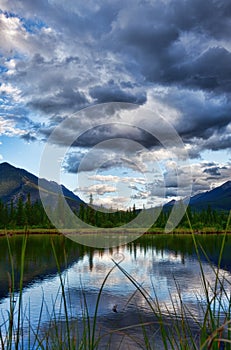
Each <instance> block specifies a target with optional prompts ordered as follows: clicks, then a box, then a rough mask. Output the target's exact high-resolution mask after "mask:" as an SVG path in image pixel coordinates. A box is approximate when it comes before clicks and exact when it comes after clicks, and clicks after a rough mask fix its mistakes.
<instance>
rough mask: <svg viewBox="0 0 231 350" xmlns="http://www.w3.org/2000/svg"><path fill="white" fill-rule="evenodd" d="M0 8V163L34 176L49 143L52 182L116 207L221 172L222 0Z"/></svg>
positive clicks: (230, 87) (24, 1)
mask: <svg viewBox="0 0 231 350" xmlns="http://www.w3.org/2000/svg"><path fill="white" fill-rule="evenodd" d="M0 9H1V10H0V103H1V107H0V136H1V145H0V157H1V161H2V162H4V161H7V162H10V163H11V164H13V165H15V166H19V167H23V168H25V169H27V170H28V171H30V172H33V173H35V174H37V175H39V174H40V172H41V169H40V161H41V158H42V157H43V153H44V147H45V146H46V145H47V144H50V145H53V146H54V148H55V149H56V148H60V149H61V150H67V149H68V151H67V153H66V154H65V156H64V157H63V158H60V159H59V162H60V164H61V168H62V175H61V181H62V182H63V183H64V184H65V185H66V186H67V187H69V188H70V189H71V190H76V193H77V194H78V195H79V196H81V197H82V198H83V199H85V200H88V199H87V198H88V196H89V193H92V194H93V197H94V198H95V202H97V204H103V205H108V206H112V207H124V208H125V207H128V206H132V205H133V204H134V203H136V206H137V207H142V206H143V205H146V206H150V205H155V204H157V203H158V204H159V203H162V202H163V200H165V201H166V200H170V199H172V198H178V197H180V196H184V195H188V194H189V190H190V188H191V185H192V193H193V194H195V193H198V191H205V190H209V189H210V188H213V187H214V186H217V185H219V184H222V183H224V182H225V181H227V180H229V179H230V169H231V155H230V147H231V99H230V97H231V52H230V51H231V40H230V33H231V3H230V1H228V0H219V1H218V0H205V1H203V2H202V1H199V0H175V1H174V0H145V1H143V0H141V1H140V0H139V1H138V0H133V1H132V2H131V1H127V0H123V1H120V0H111V1H104V0H102V1H97V0H96V1H95V0H94V1H93V0H89V1H76V0H75V1H74V0H69V1H61V0H33V1H31V0H21V1H18V0H10V1H7V0H0ZM65 120H68V123H66V122H65ZM70 146H71V147H70ZM61 153H62V152H61ZM51 166H52V164H51ZM51 174H52V172H51ZM48 175H49V174H47V176H48ZM77 175H78V176H77ZM48 177H49V176H48ZM50 178H52V176H51V175H50ZM55 180H56V179H55Z"/></svg>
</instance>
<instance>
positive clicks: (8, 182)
mask: <svg viewBox="0 0 231 350" xmlns="http://www.w3.org/2000/svg"><path fill="white" fill-rule="evenodd" d="M38 181H39V179H38V177H37V176H35V175H33V174H31V173H29V172H28V171H26V170H24V169H20V168H16V167H14V166H12V165H11V164H9V163H6V162H4V163H1V164H0V200H1V201H2V202H3V203H10V202H11V201H12V200H13V202H14V203H16V202H17V201H18V198H19V197H22V198H23V200H24V201H26V199H27V196H28V193H30V197H31V202H32V203H33V202H35V201H37V200H38V201H39V200H40V195H39V188H38ZM39 185H40V191H41V190H42V191H43V193H45V194H46V195H47V198H48V199H49V200H50V205H52V201H53V202H57V196H58V195H59V193H60V189H61V190H62V192H63V195H64V197H65V199H66V201H67V202H68V204H69V205H70V207H71V208H72V209H77V210H78V209H79V206H80V204H81V203H83V204H85V203H84V202H83V201H82V200H81V199H80V198H79V197H78V196H76V195H75V194H74V193H73V192H72V191H70V190H68V189H67V188H66V187H65V186H63V185H59V184H57V183H56V182H54V181H48V180H46V179H41V180H40V182H39ZM173 204H174V201H171V202H169V203H167V204H166V205H165V206H164V207H165V208H170V207H171V206H172V205H173ZM189 205H190V206H191V208H192V209H195V210H202V209H207V207H208V206H209V205H210V206H211V208H212V209H216V210H225V211H228V210H230V209H231V181H227V182H225V183H224V184H223V185H221V186H219V187H216V188H214V189H212V190H210V191H207V192H202V193H199V194H196V195H195V196H193V197H191V198H190V201H189Z"/></svg>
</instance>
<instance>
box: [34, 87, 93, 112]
mask: <svg viewBox="0 0 231 350" xmlns="http://www.w3.org/2000/svg"><path fill="white" fill-rule="evenodd" d="M88 103H89V101H88V100H87V98H86V96H85V95H84V94H83V93H81V92H79V91H78V90H77V91H75V90H74V89H73V88H72V87H67V86H66V87H65V88H63V87H62V86H61V87H60V91H59V92H58V93H56V94H55V95H52V96H51V97H44V98H37V99H36V98H35V99H34V100H33V101H32V102H30V103H29V104H28V106H29V107H32V108H35V109H38V110H40V111H42V112H44V113H48V114H50V113H56V112H60V111H62V112H67V111H73V110H76V109H77V110H78V109H80V108H83V107H86V106H87V105H88Z"/></svg>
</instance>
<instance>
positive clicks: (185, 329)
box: [0, 212, 231, 350]
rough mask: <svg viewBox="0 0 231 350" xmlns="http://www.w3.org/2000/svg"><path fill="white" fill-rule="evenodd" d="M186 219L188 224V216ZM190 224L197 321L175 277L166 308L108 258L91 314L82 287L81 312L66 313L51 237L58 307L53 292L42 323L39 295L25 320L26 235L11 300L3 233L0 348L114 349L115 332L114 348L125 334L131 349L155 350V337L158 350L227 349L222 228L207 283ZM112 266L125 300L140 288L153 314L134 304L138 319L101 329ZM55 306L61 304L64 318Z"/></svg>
mask: <svg viewBox="0 0 231 350" xmlns="http://www.w3.org/2000/svg"><path fill="white" fill-rule="evenodd" d="M230 215H231V212H230V214H229V218H228V222H227V228H228V227H229V225H230ZM188 221H189V225H190V220H188ZM190 230H191V231H190V232H191V234H192V237H193V242H194V247H195V250H196V254H197V259H198V262H199V265H200V278H201V283H202V286H203V292H204V297H205V300H206V304H205V305H202V304H201V303H200V300H198V307H200V310H201V313H202V314H203V319H202V321H200V322H199V321H198V320H197V319H196V318H195V316H194V314H193V313H192V312H191V310H190V309H188V307H187V305H185V304H184V302H183V300H182V297H181V290H180V287H179V286H178V284H177V280H175V285H176V290H177V295H176V296H174V297H173V296H172V295H171V293H170V294H169V299H170V301H171V308H169V307H168V306H167V305H166V307H165V310H164V311H163V307H162V305H161V304H160V302H159V300H158V297H157V293H156V292H155V288H154V286H153V291H154V297H151V295H150V294H149V293H148V292H147V290H145V288H144V287H143V286H142V284H140V283H139V281H136V280H135V279H134V278H133V276H132V275H130V274H129V273H128V272H127V271H126V270H125V269H124V268H123V264H122V260H121V261H119V262H116V261H114V260H112V261H113V267H112V268H111V269H110V270H109V271H108V273H107V274H106V275H105V278H104V280H103V283H102V284H101V287H100V288H99V291H98V295H97V301H96V305H95V310H94V315H93V317H90V315H89V305H88V303H87V298H86V295H85V293H84V290H83V289H82V295H81V300H82V316H81V317H80V318H79V319H76V318H74V315H73V317H72V318H70V315H69V314H68V308H67V303H68V298H69V297H70V296H69V293H68V281H67V280H66V279H65V276H63V274H62V273H61V268H60V264H59V258H58V255H57V252H56V249H55V245H54V244H53V241H52V238H51V247H52V252H53V255H54V257H55V261H56V265H57V270H58V276H59V280H60V293H61V305H60V312H57V311H55V310H56V307H55V306H56V303H57V298H56V299H54V300H53V312H52V313H51V314H50V321H49V324H48V325H47V326H46V327H45V328H44V326H43V325H42V312H43V310H44V309H46V308H47V305H46V302H45V300H43V301H42V304H41V310H40V315H39V317H38V323H37V326H36V327H33V326H32V324H31V323H30V306H29V305H27V306H26V305H24V304H23V278H24V264H25V257H26V246H27V236H26V235H25V236H24V239H23V241H22V247H21V261H20V281H19V292H18V294H17V299H18V300H17V303H15V294H16V292H15V276H14V257H13V254H12V250H11V244H10V238H9V237H8V236H6V238H7V242H8V251H9V259H10V264H11V275H9V296H10V304H9V310H8V316H7V319H5V322H4V324H2V325H1V327H0V349H2V350H13V349H15V350H19V349H33V350H34V349H44V350H47V349H60V350H61V349H62V350H63V349H64V350H65V349H67V350H74V349H78V350H96V349H99V350H100V349H102V344H104V347H103V349H113V350H114V349H115V347H114V345H113V337H114V336H115V334H116V335H119V336H120V339H121V344H120V345H119V344H118V349H120V348H121V349H123V347H122V344H123V341H124V340H125V339H128V340H129V341H130V342H131V343H133V344H136V349H138V348H139V349H144V350H155V349H156V348H157V347H156V346H157V342H156V341H155V339H156V338H158V344H160V343H161V344H162V345H161V349H164V350H169V349H171V350H175V349H179V350H191V349H194V350H222V349H225V350H231V324H230V323H231V293H230V290H231V286H230V284H229V281H228V280H226V279H225V277H224V276H222V273H221V268H220V266H221V261H222V254H223V251H224V245H225V239H226V234H227V232H225V235H224V237H223V240H222V244H221V247H220V253H219V260H218V265H217V268H214V266H213V264H212V263H210V261H209V258H208V257H207V260H208V263H209V264H210V266H211V269H212V271H213V273H214V276H215V284H214V285H213V286H211V285H210V284H209V283H208V281H207V279H206V275H205V272H204V270H203V265H202V261H201V252H202V253H203V254H204V256H205V257H206V252H205V250H204V248H203V247H202V246H201V245H200V243H199V241H198V240H197V235H195V234H194V231H193V229H192V227H190ZM114 269H118V270H120V272H121V273H122V274H123V275H124V276H125V277H126V278H127V279H128V280H129V281H130V283H131V284H132V285H133V286H134V287H135V293H134V294H133V296H132V297H131V298H130V299H129V300H128V301H127V304H129V303H130V302H131V300H132V299H134V301H135V297H136V295H137V294H140V295H141V296H142V298H143V300H144V301H145V303H146V305H147V307H148V308H149V311H150V312H151V313H152V315H153V321H150V320H148V321H147V320H145V319H143V316H142V313H140V314H139V309H137V313H138V315H139V322H136V323H135V324H133V325H125V326H122V327H118V328H115V329H111V330H106V331H105V330H102V329H101V328H100V325H99V316H98V311H99V303H100V300H101V297H102V293H103V289H104V287H105V285H106V283H107V281H108V278H109V276H110V275H111V273H112V271H113V270H114ZM225 286H226V287H225ZM227 286H228V288H227ZM224 300H226V301H227V304H226V305H229V306H228V307H225V306H224V302H223V301H224ZM61 309H63V310H64V318H63V315H62V312H61ZM15 315H16V317H15ZM25 322H27V323H28V324H29V328H28V337H27V339H26V338H25V336H24V332H23V327H24V323H25ZM134 329H139V333H140V336H139V337H137V336H136V335H134V331H133V330H134ZM105 339H106V345H105ZM102 342H103V343H102ZM131 349H132V348H131Z"/></svg>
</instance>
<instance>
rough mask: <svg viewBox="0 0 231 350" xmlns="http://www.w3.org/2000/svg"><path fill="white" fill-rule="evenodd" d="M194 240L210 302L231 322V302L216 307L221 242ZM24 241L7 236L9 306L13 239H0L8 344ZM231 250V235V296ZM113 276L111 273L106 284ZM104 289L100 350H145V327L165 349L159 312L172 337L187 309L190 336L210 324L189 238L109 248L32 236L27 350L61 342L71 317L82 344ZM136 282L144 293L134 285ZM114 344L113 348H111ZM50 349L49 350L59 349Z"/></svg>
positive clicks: (229, 241)
mask: <svg viewBox="0 0 231 350" xmlns="http://www.w3.org/2000/svg"><path fill="white" fill-rule="evenodd" d="M195 238H196V241H197V242H198V249H199V250H200V257H201V266H202V267H203V271H204V276H205V278H206V283H207V285H208V295H207V297H209V298H211V305H213V307H214V310H215V312H217V313H220V316H221V318H222V317H225V311H226V310H228V308H229V299H228V297H226V298H225V297H224V298H223V297H222V296H221V297H220V300H222V301H221V303H222V307H223V309H224V310H221V309H220V305H221V303H216V302H215V301H214V300H213V292H212V288H213V287H214V286H215V285H216V283H217V282H216V278H215V277H216V275H215V271H216V269H217V264H218V260H219V251H220V248H221V244H222V239H223V236H222V235H215V234H214V235H196V236H195ZM22 240H23V237H22V236H17V235H14V236H12V237H9V243H10V247H11V255H12V260H13V264H14V269H13V274H14V278H15V293H14V296H13V300H12V299H11V300H10V296H9V288H10V287H11V285H10V284H11V283H10V276H12V267H11V263H10V259H9V249H8V245H7V240H6V238H5V237H1V238H0V280H1V285H0V308H1V312H0V325H1V334H2V341H3V342H4V341H5V342H7V332H8V327H9V317H8V311H9V310H10V306H12V305H13V308H14V322H15V323H17V320H18V312H17V311H18V304H19V299H20V298H19V291H18V286H19V281H20V268H19V267H20V260H21V246H22ZM51 241H52V242H53V247H54V249H55V252H56V255H57V258H58V264H59V267H60V274H59V273H58V269H57V262H56V260H55V257H54V252H53V249H52V244H51ZM203 249H204V250H205V251H204V252H203ZM230 251H231V237H230V236H227V237H226V241H225V246H224V252H223V256H222V260H221V269H220V273H221V276H222V278H225V281H223V282H222V283H223V286H224V287H225V288H226V287H227V290H230V286H229V281H231V255H230ZM208 260H209V261H208ZM116 264H119V265H116ZM113 267H114V269H113ZM110 269H112V271H111V273H110V274H109V276H108V278H107V280H106V281H105V277H106V275H107V274H108V272H109V271H110ZM126 274H128V275H126ZM60 277H62V281H63V291H64V292H65V302H64V301H63V297H62V296H63V294H62V288H61V285H60ZM133 279H134V280H133ZM104 282H105V284H104V287H103V290H102V294H101V297H100V301H99V304H98V309H97V336H99V333H100V334H101V335H103V336H102V340H101V341H100V345H99V349H104V348H105V349H106V348H110V349H119V348H120V349H127V348H128V347H129V346H130V348H131V349H141V348H142V347H141V346H143V332H144V330H143V327H141V326H140V324H141V323H145V324H147V327H146V332H147V334H148V339H149V341H150V343H152V344H153V346H154V345H155V347H153V348H155V349H162V348H163V347H162V345H161V332H160V327H159V323H158V321H159V320H158V315H157V313H156V310H157V311H158V312H161V314H162V317H163V318H164V322H165V324H166V327H167V328H168V329H169V330H168V331H171V324H172V318H173V317H175V318H176V319H177V318H178V319H180V318H181V315H182V304H183V305H184V308H185V309H184V313H185V314H184V317H186V318H187V319H188V320H189V324H190V327H191V328H192V329H194V328H193V327H195V330H194V331H195V334H196V333H197V332H198V323H201V322H202V320H203V318H204V310H205V306H206V294H205V292H204V288H203V283H202V277H201V272H200V264H199V262H198V258H197V254H196V251H195V247H194V243H193V240H192V237H191V236H190V235H172V234H168V235H164V234H158V235H153V234H149V235H143V236H142V237H140V238H139V239H137V240H136V241H134V242H131V243H129V244H127V245H124V246H121V247H117V248H111V249H94V248H91V247H86V246H83V245H79V244H77V243H75V242H73V241H71V240H69V239H67V238H65V237H64V236H63V235H51V236H49V235H30V236H28V238H27V246H26V256H25V263H24V277H23V286H24V288H23V292H22V305H21V310H22V314H21V319H20V334H23V336H22V337H21V338H20V339H22V340H20V342H22V341H23V345H22V344H21V346H22V347H21V348H25V349H27V348H31V349H32V348H34V346H35V344H37V345H38V344H39V342H41V344H42V343H43V344H44V342H45V341H46V339H45V338H46V334H48V333H49V334H51V333H52V332H53V333H54V336H53V338H55V337H56V336H57V332H58V334H59V335H60V334H61V333H62V329H64V328H65V325H66V315H67V314H68V322H69V326H70V328H71V329H74V331H75V332H78V337H80V338H81V337H82V334H83V333H84V329H85V323H86V322H87V320H89V324H88V328H92V327H93V324H94V322H93V317H94V314H95V308H96V304H97V297H98V295H99V290H100V287H101V286H102V284H103V283H104ZM136 282H137V283H138V284H139V286H140V287H139V288H140V291H138V290H137V287H136V286H135V284H136ZM210 287H211V290H210ZM11 289H12V287H11ZM144 294H145V295H144ZM144 296H145V297H144ZM179 296H180V298H179ZM157 300H158V302H157ZM179 301H180V302H179ZM150 305H151V307H153V309H155V311H154V310H152V308H151V307H150ZM76 320H78V321H76ZM197 322H198V323H197ZM130 326H131V327H130ZM76 328H78V330H76ZM118 329H120V331H117V330H118ZM63 332H64V333H65V332H66V331H63ZM36 334H37V335H36ZM38 334H39V335H38ZM108 334H110V335H108ZM8 336H9V334H8ZM78 337H77V338H78ZM38 338H39V339H40V340H38ZM52 341H54V340H52ZM52 341H51V342H52ZM108 342H110V347H106V344H108ZM76 343H78V340H76ZM52 344H53V343H50V348H53V347H52ZM119 346H120V347H119ZM3 348H4V346H3V344H2V345H0V349H3ZM12 348H14V347H12ZM63 348H65V347H64V346H63ZM86 349H87V347H86Z"/></svg>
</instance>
